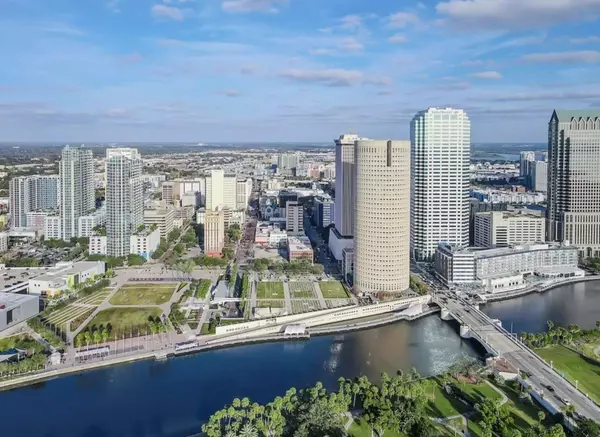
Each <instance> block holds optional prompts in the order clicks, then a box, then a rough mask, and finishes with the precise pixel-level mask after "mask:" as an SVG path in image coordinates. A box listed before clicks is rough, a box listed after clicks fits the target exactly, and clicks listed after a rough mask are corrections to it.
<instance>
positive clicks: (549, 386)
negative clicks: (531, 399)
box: [546, 385, 554, 393]
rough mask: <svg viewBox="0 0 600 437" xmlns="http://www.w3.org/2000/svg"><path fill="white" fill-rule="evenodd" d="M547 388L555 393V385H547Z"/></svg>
mask: <svg viewBox="0 0 600 437" xmlns="http://www.w3.org/2000/svg"><path fill="white" fill-rule="evenodd" d="M546 389H548V391H549V392H552V393H554V387H552V386H551V385H547V386H546Z"/></svg>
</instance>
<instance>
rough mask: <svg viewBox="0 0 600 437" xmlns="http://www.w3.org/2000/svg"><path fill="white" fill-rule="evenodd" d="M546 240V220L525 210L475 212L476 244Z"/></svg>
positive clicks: (504, 245)
mask: <svg viewBox="0 0 600 437" xmlns="http://www.w3.org/2000/svg"><path fill="white" fill-rule="evenodd" d="M544 241H546V220H545V218H543V217H541V216H540V215H535V214H527V213H525V212H509V211H490V212H480V213H478V214H475V246H477V247H487V248H494V247H508V246H515V245H523V244H531V243H542V242H544Z"/></svg>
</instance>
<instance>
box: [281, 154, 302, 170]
mask: <svg viewBox="0 0 600 437" xmlns="http://www.w3.org/2000/svg"><path fill="white" fill-rule="evenodd" d="M277 167H278V168H279V169H282V170H291V169H292V168H297V167H298V155H297V154H295V153H282V154H281V155H279V156H278V158H277Z"/></svg>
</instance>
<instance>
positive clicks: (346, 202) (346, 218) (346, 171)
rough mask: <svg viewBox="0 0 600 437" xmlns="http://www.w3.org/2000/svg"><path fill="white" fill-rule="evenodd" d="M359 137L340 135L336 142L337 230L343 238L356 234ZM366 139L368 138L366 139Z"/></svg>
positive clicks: (335, 214)
mask: <svg viewBox="0 0 600 437" xmlns="http://www.w3.org/2000/svg"><path fill="white" fill-rule="evenodd" d="M361 139H362V138H360V137H359V136H358V135H355V134H346V135H340V137H339V138H338V139H336V140H335V213H334V216H335V229H336V230H337V231H338V233H339V234H340V236H341V237H351V236H352V235H353V232H354V199H355V193H354V188H355V184H354V143H355V142H356V141H358V140H361ZM365 139H366V138H365Z"/></svg>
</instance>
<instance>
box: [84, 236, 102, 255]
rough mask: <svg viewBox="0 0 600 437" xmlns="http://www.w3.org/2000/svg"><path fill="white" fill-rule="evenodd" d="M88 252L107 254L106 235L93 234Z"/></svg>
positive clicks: (91, 253)
mask: <svg viewBox="0 0 600 437" xmlns="http://www.w3.org/2000/svg"><path fill="white" fill-rule="evenodd" d="M88 252H89V254H90V255H106V252H107V247H106V236H103V235H92V236H91V237H90V245H89V249H88Z"/></svg>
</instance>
